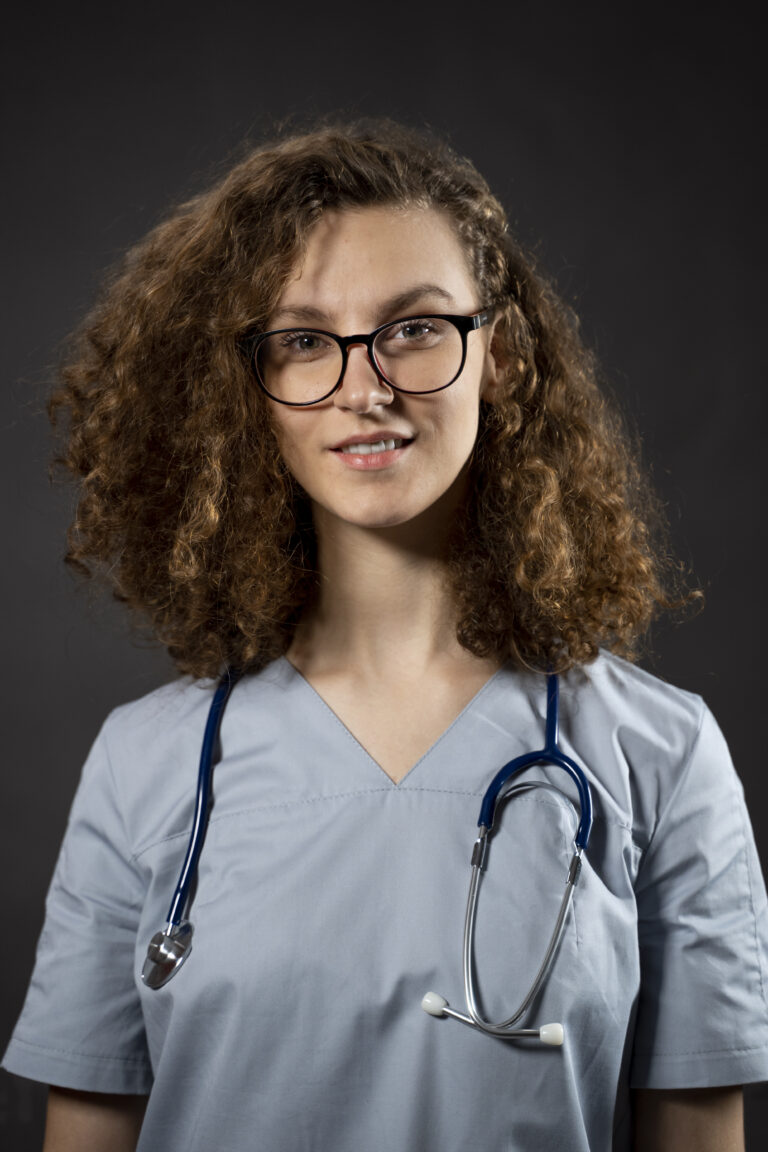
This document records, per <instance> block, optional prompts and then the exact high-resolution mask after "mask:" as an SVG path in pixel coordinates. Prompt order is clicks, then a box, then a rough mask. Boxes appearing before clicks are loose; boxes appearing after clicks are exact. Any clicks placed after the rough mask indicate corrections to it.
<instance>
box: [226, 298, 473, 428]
mask: <svg viewBox="0 0 768 1152" xmlns="http://www.w3.org/2000/svg"><path fill="white" fill-rule="evenodd" d="M494 313H495V309H493V308H483V309H482V310H481V311H480V312H475V313H473V314H472V315H471V316H454V315H449V314H446V313H437V312H430V313H423V312H422V313H416V315H412V316H403V317H402V318H401V319H400V320H388V321H387V323H386V324H380V325H379V327H378V328H374V330H373V332H369V333H368V334H367V335H366V334H365V333H358V334H357V335H356V336H338V335H337V334H336V333H335V332H326V331H325V330H324V329H322V328H295V327H293V328H276V329H275V330H274V331H273V332H254V333H252V334H251V335H246V336H245V337H244V338H243V341H242V348H243V351H244V353H245V355H246V356H247V358H248V362H249V364H250V366H251V371H252V372H253V375H254V376H255V378H256V383H257V384H258V385H259V387H260V388H261V390H262V392H264V393H266V395H267V396H269V398H270V400H274V401H275V403H276V404H286V405H287V406H288V407H289V408H309V407H311V405H313V404H320V403H321V401H323V400H327V399H328V397H329V396H333V394H334V392H337V391H338V390H339V388H340V387H341V382H342V380H343V379H344V373H345V372H346V370H347V349H348V348H351V347H352V345H354V344H363V345H364V346H365V349H366V351H367V353H368V359H369V360H370V362H371V364H372V365H373V367H374V369H375V371H376V373H377V375H378V376H379V377H380V378H381V379H382V380H383V381H384V383H385V384H387V385H389V387H390V388H394V389H395V391H396V392H402V393H403V395H405V396H426V395H429V394H431V393H433V392H442V391H443V390H444V389H445V388H450V386H451V384H453V383H455V381H456V380H458V378H459V376H461V373H462V372H463V371H464V365H465V363H466V360H467V334H468V333H469V332H474V331H475V330H476V329H477V328H482V327H484V325H486V324H490V322H491V320H492V319H493V317H494ZM409 320H410V321H415V320H448V321H449V322H450V323H451V324H453V326H454V328H456V329H457V331H458V333H459V335H460V336H461V363H460V364H459V367H458V370H457V371H456V373H455V374H454V375H453V376H452V377H451V379H450V380H449V381H448V383H447V384H441V385H440V387H439V388H423V389H421V390H419V391H418V392H416V391H414V390H413V389H412V388H398V386H397V384H393V382H392V381H391V380H390V379H389V378H388V377H387V375H386V373H385V372H384V370H383V368H382V367H381V365H380V364H379V363H378V361H377V359H376V356H375V353H374V351H373V344H374V341H375V339H376V337H377V336H379V335H380V333H382V332H384V331H385V330H386V329H387V328H394V327H396V325H398V324H407V323H408V321H409ZM286 332H301V333H306V334H307V335H312V336H327V337H328V338H329V339H331V340H334V341H335V342H336V344H338V346H339V348H340V349H341V371H340V372H339V378H338V380H337V381H336V383H335V384H334V386H333V388H331V389H330V390H329V391H328V392H325V393H324V394H323V395H322V396H318V397H317V399H316V400H298V401H295V400H281V399H280V397H279V396H273V395H272V393H271V392H270V391H269V389H268V388H267V386H266V384H265V383H264V381H263V380H262V378H261V376H260V374H259V369H258V362H257V353H258V351H259V345H260V344H263V342H264V341H265V340H266V339H267V338H268V337H269V336H281V335H283V334H284V333H286Z"/></svg>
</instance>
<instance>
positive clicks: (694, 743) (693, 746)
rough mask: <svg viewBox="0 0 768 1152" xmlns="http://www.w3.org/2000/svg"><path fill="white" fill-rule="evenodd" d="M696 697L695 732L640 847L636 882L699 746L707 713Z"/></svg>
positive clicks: (701, 702)
mask: <svg viewBox="0 0 768 1152" xmlns="http://www.w3.org/2000/svg"><path fill="white" fill-rule="evenodd" d="M698 699H699V718H698V723H697V725H696V731H695V733H694V735H693V739H692V740H691V743H690V745H689V747H688V749H687V754H686V756H685V758H684V759H683V760H682V761H681V763H682V767H681V771H680V775H679V777H678V779H677V782H676V784H675V786H674V788H673V789H672V792H671V794H670V795H669V797H668V798H667V802H666V804H665V806H664V810H663V812H661V813H660V814H659V816H658V818H657V820H656V823H655V825H654V826H653V829H652V830H651V833H650V835H649V837H648V841H647V843H646V845H645V847H644V848H643V849H642V854H643V855H642V859H641V860H640V864H639V867H638V871H637V878H636V879H637V883H641V881H642V872H643V865H644V863H645V860H646V858H647V857H648V856H649V854H650V853H651V852H652V850H653V848H654V845H655V843H656V840H657V838H658V834H659V829H660V828H661V826H662V824H663V823H664V822H665V819H666V817H667V816H668V814H669V813H670V812H671V811H673V809H674V806H675V802H676V800H677V797H678V795H679V793H680V790H681V789H682V788H683V787H684V785H685V781H686V780H687V778H688V773H689V771H690V768H691V764H692V763H693V758H694V755H695V753H696V750H697V748H698V746H699V741H700V739H701V733H702V729H703V727H704V719H705V717H706V715H707V707H706V704H705V703H704V701H703V700H702V699H701V698H700V697H699V698H698Z"/></svg>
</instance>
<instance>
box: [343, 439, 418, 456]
mask: <svg viewBox="0 0 768 1152" xmlns="http://www.w3.org/2000/svg"><path fill="white" fill-rule="evenodd" d="M410 443H411V441H410V440H409V439H407V438H406V437H401V436H396V437H390V438H388V439H386V440H372V441H368V440H357V441H355V442H354V443H352V444H342V446H341V447H340V448H335V449H334V451H335V452H341V453H342V454H343V455H345V456H371V455H373V453H374V452H394V450H395V449H396V448H404V447H405V445H406V444H410Z"/></svg>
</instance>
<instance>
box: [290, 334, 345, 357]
mask: <svg viewBox="0 0 768 1152" xmlns="http://www.w3.org/2000/svg"><path fill="white" fill-rule="evenodd" d="M279 346H280V348H281V349H282V351H283V353H284V354H287V355H292V356H313V355H318V354H319V353H323V352H324V351H327V350H328V349H330V348H332V347H333V342H332V341H331V340H329V339H328V338H327V336H323V335H322V333H321V332H313V331H311V330H308V331H302V330H300V329H292V330H291V331H290V332H283V333H281V335H280V345H279Z"/></svg>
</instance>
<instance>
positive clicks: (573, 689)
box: [563, 651, 708, 746]
mask: <svg viewBox="0 0 768 1152" xmlns="http://www.w3.org/2000/svg"><path fill="white" fill-rule="evenodd" d="M563 691H564V693H565V694H566V695H570V696H571V697H572V699H573V701H574V703H575V704H576V705H577V706H578V707H580V708H586V709H588V710H593V711H595V712H596V713H599V714H600V715H601V717H602V718H603V720H604V722H607V723H609V724H612V725H615V726H616V727H617V728H620V729H622V730H625V731H627V730H631V729H635V730H638V731H639V732H644V733H646V735H647V736H648V737H649V738H650V739H652V740H653V741H654V742H659V741H662V742H668V743H669V744H670V745H672V746H678V745H679V743H680V741H681V740H682V741H683V742H684V743H686V744H688V743H690V741H691V740H692V739H695V737H696V733H697V732H698V730H699V729H700V727H701V725H702V722H703V720H704V717H705V715H706V714H707V712H708V709H707V706H706V704H705V703H704V701H703V699H702V698H701V696H699V695H697V694H696V693H694V692H689V691H686V690H685V689H683V688H678V687H676V686H675V685H673V684H670V683H668V682H667V681H666V680H662V679H661V678H660V677H659V676H655V675H654V674H653V673H651V672H648V671H647V670H646V669H644V668H641V667H640V666H638V665H637V664H630V663H629V662H628V661H627V660H623V659H621V657H619V656H614V655H613V654H612V653H610V652H605V651H601V653H600V655H599V656H598V658H597V659H596V660H595V661H594V662H593V663H591V664H587V665H583V666H582V667H580V668H577V669H574V670H573V671H572V672H569V673H568V674H567V676H566V677H565V678H564V685H563Z"/></svg>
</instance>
